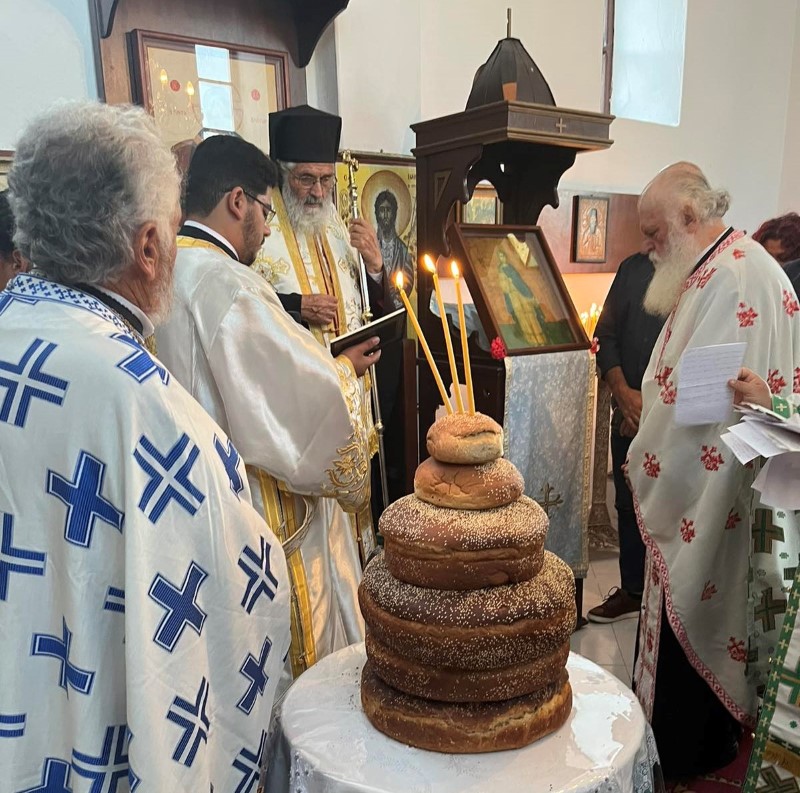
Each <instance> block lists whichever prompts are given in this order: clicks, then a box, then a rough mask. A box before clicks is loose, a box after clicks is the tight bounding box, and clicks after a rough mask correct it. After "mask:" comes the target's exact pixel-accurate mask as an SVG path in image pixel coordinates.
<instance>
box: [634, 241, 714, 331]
mask: <svg viewBox="0 0 800 793" xmlns="http://www.w3.org/2000/svg"><path fill="white" fill-rule="evenodd" d="M671 236H672V237H673V240H674V241H673V242H672V244H671V245H670V248H669V251H668V252H667V253H666V255H665V256H663V257H658V256H655V255H654V254H650V260H651V261H652V262H653V265H654V266H655V268H656V271H655V273H654V275H653V280H652V281H650V286H648V287H647V292H645V295H644V302H643V305H644V310H645V311H646V312H647V313H648V314H653V315H655V316H657V317H668V316H669V315H670V312H671V311H672V309H673V308H675V305H676V304H677V302H678V298H679V297H680V295H681V290H682V289H683V285H684V283H685V282H686V279H687V278H688V277H689V275H690V273H691V272H692V270H693V269H694V266H695V264H697V258H698V256H699V255H700V250H699V249H698V248H697V244H696V243H695V241H694V238H693V237H691V236H690V235H687V234H681V232H678V231H672V232H671Z"/></svg>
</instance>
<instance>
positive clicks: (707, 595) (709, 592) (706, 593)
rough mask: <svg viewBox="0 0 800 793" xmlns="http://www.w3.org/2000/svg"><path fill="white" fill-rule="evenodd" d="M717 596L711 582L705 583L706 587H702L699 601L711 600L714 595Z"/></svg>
mask: <svg viewBox="0 0 800 793" xmlns="http://www.w3.org/2000/svg"><path fill="white" fill-rule="evenodd" d="M716 594H717V588H716V587H715V586H714V584H712V583H711V581H706V585H705V586H704V587H703V594H702V595H700V600H711V598H712V597H714V595H716Z"/></svg>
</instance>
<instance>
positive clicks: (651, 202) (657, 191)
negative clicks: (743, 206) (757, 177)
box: [639, 162, 730, 316]
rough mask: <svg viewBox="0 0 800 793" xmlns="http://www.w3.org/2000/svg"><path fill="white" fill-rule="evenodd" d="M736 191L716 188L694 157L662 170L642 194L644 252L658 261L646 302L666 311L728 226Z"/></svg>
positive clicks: (656, 310) (657, 310) (662, 312)
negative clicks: (730, 192)
mask: <svg viewBox="0 0 800 793" xmlns="http://www.w3.org/2000/svg"><path fill="white" fill-rule="evenodd" d="M729 205H730V196H729V195H728V193H727V192H726V191H725V190H714V189H713V188H712V187H711V185H710V184H709V183H708V179H706V177H705V174H703V172H702V171H701V170H700V169H699V168H698V167H697V166H696V165H695V164H694V163H690V162H677V163H675V164H674V165H670V166H669V167H668V168H665V169H664V170H663V171H661V172H660V173H659V174H658V175H657V176H656V177H655V179H653V180H652V181H651V182H650V184H648V185H647V187H645V189H644V192H643V193H642V196H641V198H640V199H639V225H640V227H641V230H642V234H643V236H644V238H645V243H644V248H643V250H644V252H645V253H647V254H648V255H649V256H650V259H651V260H652V261H653V264H655V266H656V274H655V276H654V277H653V280H652V281H651V283H650V288H649V289H648V292H647V295H646V296H645V304H644V305H645V308H646V309H647V310H648V311H650V312H651V313H653V314H660V315H662V316H666V315H667V314H669V312H670V311H671V310H672V308H673V307H674V305H675V302H676V300H677V298H678V295H679V294H680V290H681V287H682V284H683V282H684V281H685V279H686V277H688V275H689V274H690V273H691V271H692V269H693V267H694V265H695V263H696V262H697V259H698V257H699V256H700V254H701V253H702V251H703V250H704V249H705V248H707V247H708V246H709V245H711V243H713V242H714V240H715V239H716V238H717V237H719V236H720V234H722V232H723V231H724V230H725V225H724V223H723V222H722V218H723V216H724V215H725V213H726V212H727V211H728V206H729Z"/></svg>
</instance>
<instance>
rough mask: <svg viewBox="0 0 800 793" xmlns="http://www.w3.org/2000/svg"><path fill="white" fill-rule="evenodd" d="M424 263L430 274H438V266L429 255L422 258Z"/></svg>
mask: <svg viewBox="0 0 800 793" xmlns="http://www.w3.org/2000/svg"><path fill="white" fill-rule="evenodd" d="M422 263H423V264H424V265H425V269H426V270H427V271H428V272H429V273H435V272H436V265H435V264H434V263H433V259H431V257H430V256H429V255H428V254H427V253H426V254H425V255H424V256H423V257H422Z"/></svg>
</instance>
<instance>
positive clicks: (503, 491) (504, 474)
mask: <svg viewBox="0 0 800 793" xmlns="http://www.w3.org/2000/svg"><path fill="white" fill-rule="evenodd" d="M524 492H525V481H524V480H523V478H522V474H520V472H519V471H518V470H517V469H516V466H515V465H514V464H513V463H510V462H509V461H508V460H504V459H503V458H502V457H501V458H499V459H497V460H493V461H492V462H490V463H483V464H482V465H454V464H453V463H442V462H439V461H438V460H436V459H434V458H433V457H429V458H428V459H427V460H425V462H423V463H422V464H421V465H420V466H419V468H417V472H416V474H415V476H414V495H416V497H417V498H419V499H420V500H422V501H427V502H428V503H429V504H434V505H436V506H437V507H451V508H452V509H473V510H481V509H494V508H495V507H504V506H505V505H506V504H510V503H511V502H512V501H516V500H517V499H518V498H519V497H520V496H521V495H522V494H523V493H524Z"/></svg>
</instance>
